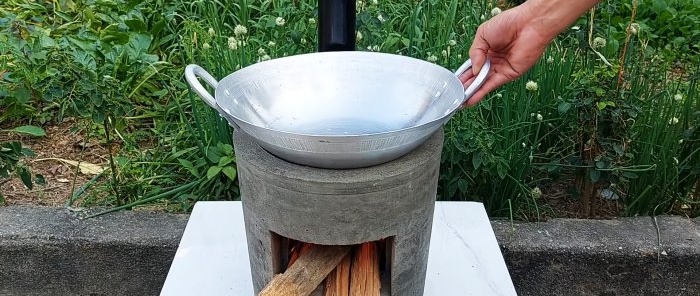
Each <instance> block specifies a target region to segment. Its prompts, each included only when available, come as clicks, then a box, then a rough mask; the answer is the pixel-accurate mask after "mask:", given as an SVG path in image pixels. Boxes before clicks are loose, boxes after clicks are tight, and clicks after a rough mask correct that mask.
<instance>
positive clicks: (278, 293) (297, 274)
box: [258, 245, 351, 296]
mask: <svg viewBox="0 0 700 296" xmlns="http://www.w3.org/2000/svg"><path fill="white" fill-rule="evenodd" d="M350 248H351V247H350V246H320V245H309V249H308V250H306V251H304V252H301V254H300V255H299V258H298V259H296V260H295V261H294V264H292V265H291V266H290V267H289V268H288V269H287V271H285V272H284V273H283V274H278V275H275V276H274V277H273V278H272V281H270V283H269V284H268V285H267V286H266V287H265V288H264V289H263V290H262V291H261V292H260V293H259V294H258V296H282V295H284V296H308V295H309V294H311V292H313V291H314V290H316V288H318V286H319V285H320V284H321V283H322V282H323V280H324V279H325V278H326V277H327V276H328V274H329V273H331V271H333V269H334V268H335V267H336V266H337V265H338V263H340V261H341V260H343V257H345V256H346V255H347V254H348V253H349V252H350ZM290 261H291V260H290Z"/></svg>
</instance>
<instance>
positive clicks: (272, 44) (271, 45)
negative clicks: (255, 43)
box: [267, 41, 277, 47]
mask: <svg viewBox="0 0 700 296" xmlns="http://www.w3.org/2000/svg"><path fill="white" fill-rule="evenodd" d="M275 45H277V43H275V42H274V41H270V42H268V43H267V46H268V47H275Z"/></svg>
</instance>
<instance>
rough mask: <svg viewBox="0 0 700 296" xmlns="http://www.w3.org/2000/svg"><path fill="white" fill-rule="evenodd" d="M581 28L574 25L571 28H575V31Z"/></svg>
mask: <svg viewBox="0 0 700 296" xmlns="http://www.w3.org/2000/svg"><path fill="white" fill-rule="evenodd" d="M579 29H581V28H580V27H579V26H573V27H571V30H574V31H578V30H579Z"/></svg>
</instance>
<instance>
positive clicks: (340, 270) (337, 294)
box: [323, 254, 352, 296]
mask: <svg viewBox="0 0 700 296" xmlns="http://www.w3.org/2000/svg"><path fill="white" fill-rule="evenodd" d="M351 263H352V256H351V254H348V255H346V256H345V258H343V260H342V261H340V264H338V266H337V267H336V268H335V269H334V270H333V271H332V272H331V274H329V275H328V277H327V278H326V283H325V285H324V290H323V296H349V295H350V294H349V293H350V265H351Z"/></svg>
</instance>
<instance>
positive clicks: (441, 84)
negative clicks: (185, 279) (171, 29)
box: [185, 51, 490, 169]
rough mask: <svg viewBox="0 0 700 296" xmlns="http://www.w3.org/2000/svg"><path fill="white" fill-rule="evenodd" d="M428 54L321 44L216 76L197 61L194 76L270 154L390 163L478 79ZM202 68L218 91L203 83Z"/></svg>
mask: <svg viewBox="0 0 700 296" xmlns="http://www.w3.org/2000/svg"><path fill="white" fill-rule="evenodd" d="M470 68H471V61H467V62H465V63H464V65H462V66H461V67H460V68H459V69H458V70H457V71H456V72H455V73H452V72H450V71H448V70H447V69H445V68H443V67H440V66H438V65H435V64H433V63H429V62H426V61H423V60H419V59H414V58H410V57H405V56H400V55H392V54H385V53H376V52H359V51H345V52H320V53H310V54H302V55H295V56H289V57H284V58H278V59H273V60H269V61H264V62H259V63H256V64H253V65H250V66H248V67H245V68H243V69H241V70H238V71H236V72H234V73H232V74H229V75H228V76H226V77H224V78H223V79H222V80H221V81H216V79H215V78H214V77H212V76H211V75H210V74H209V73H207V72H206V71H205V70H204V69H203V68H201V67H200V66H198V65H188V66H187V67H186V69H185V78H186V80H187V82H188V83H189V85H190V86H191V87H192V89H193V90H194V91H195V92H196V93H197V94H198V95H199V96H200V97H201V98H202V99H203V100H204V102H206V103H207V104H208V105H209V106H211V107H212V108H214V109H216V110H217V111H218V112H219V113H220V114H221V115H222V116H223V117H224V118H226V119H227V121H228V122H229V124H230V125H231V126H233V127H234V128H235V129H236V130H237V131H243V132H245V133H247V134H249V135H250V136H251V137H252V138H253V139H255V141H256V142H257V143H258V144H259V145H260V146H261V147H263V148H264V149H265V150H267V151H268V152H270V153H271V154H273V155H275V156H277V157H280V158H282V159H284V160H286V161H289V162H293V163H297V164H301V165H307V166H312V167H319V168H328V169H348V168H360V167H367V166H373V165H377V164H381V163H384V162H387V161H391V160H394V159H396V158H398V157H401V156H403V155H405V154H406V153H408V152H410V151H412V150H413V149H415V148H417V147H418V146H419V145H421V144H422V143H423V142H424V141H425V140H427V139H428V138H429V137H430V136H431V135H432V134H433V133H434V132H435V131H437V130H438V129H439V128H440V127H441V126H442V125H443V124H444V123H445V122H447V121H448V120H449V119H450V118H451V117H452V115H454V113H455V112H456V111H457V110H459V107H460V106H461V105H462V104H463V103H464V102H465V100H466V99H468V98H469V97H470V96H471V95H472V94H473V93H474V91H476V89H478V88H479V87H480V86H481V84H482V83H483V80H484V79H485V76H486V74H487V73H488V71H489V68H490V63H489V62H488V61H487V63H486V65H485V66H484V68H483V69H482V70H481V72H480V73H479V75H478V76H477V77H476V79H475V80H474V82H473V83H472V84H471V85H470V86H469V87H468V88H467V90H466V91H465V89H464V86H463V85H462V83H461V81H460V80H459V78H458V76H459V75H460V74H461V73H463V72H464V71H466V70H468V69H470ZM198 77H199V78H202V79H203V80H204V81H205V82H206V83H208V84H209V85H210V86H211V87H212V88H213V89H214V96H212V95H211V94H210V93H209V92H207V90H206V89H205V88H204V87H203V86H202V85H201V84H200V82H199V80H198V79H197V78H198Z"/></svg>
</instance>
